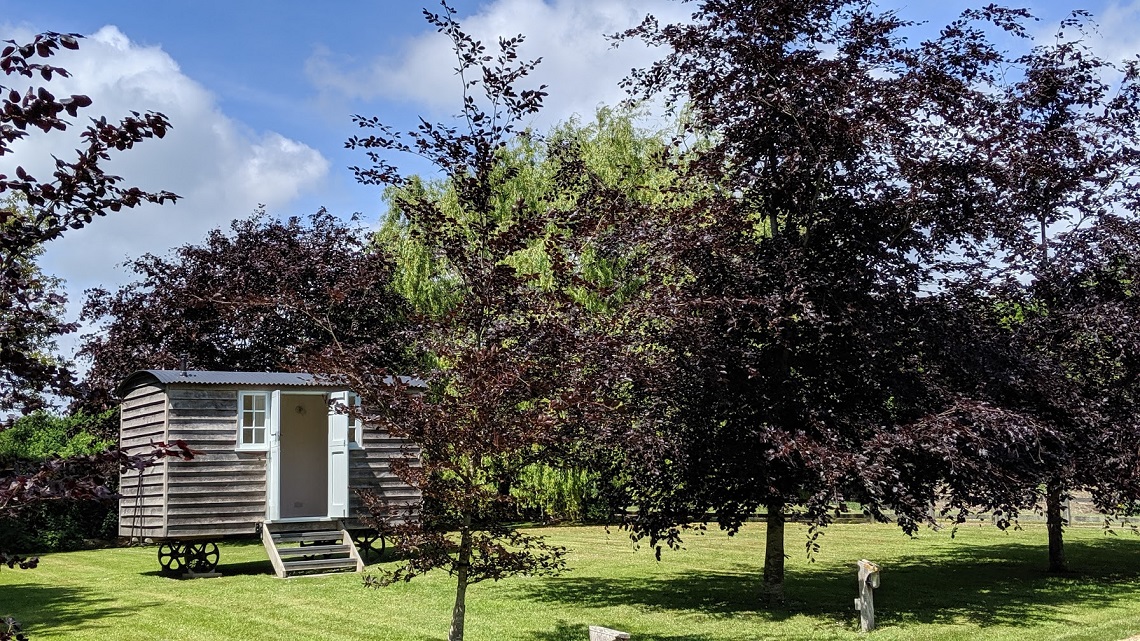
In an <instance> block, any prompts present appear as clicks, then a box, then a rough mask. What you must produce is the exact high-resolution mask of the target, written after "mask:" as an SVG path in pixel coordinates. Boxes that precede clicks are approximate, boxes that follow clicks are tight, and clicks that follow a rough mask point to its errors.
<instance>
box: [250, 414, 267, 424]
mask: <svg viewBox="0 0 1140 641" xmlns="http://www.w3.org/2000/svg"><path fill="white" fill-rule="evenodd" d="M250 417H251V418H252V419H253V423H251V425H253V426H254V427H265V412H253V413H252V414H250Z"/></svg>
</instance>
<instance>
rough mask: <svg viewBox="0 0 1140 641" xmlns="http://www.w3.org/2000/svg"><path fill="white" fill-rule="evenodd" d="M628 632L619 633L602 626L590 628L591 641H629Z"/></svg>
mask: <svg viewBox="0 0 1140 641" xmlns="http://www.w3.org/2000/svg"><path fill="white" fill-rule="evenodd" d="M628 640H629V633H628V632H618V631H617V630H611V629H609V628H603V627H602V626H600V625H592V626H590V641H628Z"/></svg>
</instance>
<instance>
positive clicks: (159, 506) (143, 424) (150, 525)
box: [119, 385, 166, 537]
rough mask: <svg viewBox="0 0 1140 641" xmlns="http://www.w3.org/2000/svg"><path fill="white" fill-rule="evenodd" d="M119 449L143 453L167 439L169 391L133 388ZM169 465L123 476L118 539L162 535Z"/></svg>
mask: <svg viewBox="0 0 1140 641" xmlns="http://www.w3.org/2000/svg"><path fill="white" fill-rule="evenodd" d="M119 420H120V424H119V446H120V447H122V448H125V449H128V450H131V449H138V450H141V449H142V448H144V447H145V446H147V445H150V444H151V443H155V442H160V441H165V440H166V392H165V391H164V390H163V389H162V388H161V387H159V386H157V385H142V386H139V387H136V388H135V389H132V390H131V391H130V392H129V393H127V395H126V397H125V398H124V399H123V407H122V412H121V413H120V419H119ZM165 482H166V462H165V461H164V460H159V461H158V462H157V463H156V465H155V466H154V467H150V468H147V469H145V470H142V471H141V472H133V471H132V472H126V473H124V474H122V475H120V478H119V487H120V493H121V494H122V495H123V498H122V499H121V500H120V501H119V536H139V537H152V536H162V530H163V524H164V518H165V509H166V501H165V495H164V490H165Z"/></svg>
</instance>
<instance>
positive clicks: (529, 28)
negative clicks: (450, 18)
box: [306, 0, 691, 126]
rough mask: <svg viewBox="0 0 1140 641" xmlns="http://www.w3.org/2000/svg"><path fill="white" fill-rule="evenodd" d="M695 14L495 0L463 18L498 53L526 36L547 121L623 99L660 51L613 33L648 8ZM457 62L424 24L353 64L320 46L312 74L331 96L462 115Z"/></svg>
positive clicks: (580, 1)
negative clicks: (628, 81) (504, 43)
mask: <svg viewBox="0 0 1140 641" xmlns="http://www.w3.org/2000/svg"><path fill="white" fill-rule="evenodd" d="M690 11H691V9H690V8H689V7H687V6H684V5H681V4H680V3H676V2H665V1H664V0H621V1H613V0H554V1H553V2H543V1H542V0H495V1H494V2H492V3H490V4H488V5H487V6H485V7H483V8H481V9H480V10H479V11H478V12H477V13H475V14H474V15H470V16H460V17H459V20H460V22H461V23H462V25H463V28H464V30H465V31H467V32H468V33H470V34H471V35H472V36H473V37H475V38H476V39H478V40H481V41H482V42H483V43H484V44H485V45H487V46H488V51H489V52H491V53H495V52H496V51H497V49H496V48H495V43H496V41H497V39H498V37H500V36H505V37H511V36H514V35H517V34H523V35H524V36H526V41H525V43H524V44H523V46H522V48H521V56H522V57H523V58H525V59H531V58H537V57H542V64H540V65H539V67H538V69H537V70H536V71H535V72H534V73H533V74H532V75H531V76H530V78H529V79H528V81H527V82H524V83H522V84H521V85H520V86H521V87H522V88H529V87H534V86H537V85H539V84H546V85H548V86H549V87H548V89H547V92H548V93H549V96H548V97H547V98H546V100H545V105H546V107H545V109H544V110H543V112H542V115H541V116H540V117H539V119H538V120H537V121H536V123H535V124H536V125H538V126H546V125H549V124H552V123H554V122H557V121H560V120H565V119H567V118H569V117H570V116H571V115H574V114H578V115H582V116H585V117H590V116H592V115H593V113H594V110H595V109H596V108H597V107H598V106H599V105H601V104H609V105H613V104H616V103H618V102H619V101H621V100H623V99H624V98H625V97H626V96H625V92H624V91H623V90H622V89H621V88H620V87H618V82H619V81H620V80H621V79H622V78H624V77H625V76H626V75H627V74H628V73H629V71H630V69H632V68H635V67H643V66H646V65H648V64H650V63H652V62H653V61H654V60H656V59H657V58H658V57H659V55H660V52H658V51H654V50H651V49H649V48H647V47H645V46H644V45H642V44H640V43H637V42H629V43H626V44H625V45H623V46H621V47H618V48H616V49H615V48H613V47H612V46H611V43H610V42H609V41H607V40H606V39H605V36H606V35H608V34H613V33H616V32H618V31H622V30H624V29H627V28H629V27H632V26H634V25H637V24H638V23H640V22H641V20H642V19H643V18H644V17H645V16H646V14H649V13H652V14H654V15H656V16H657V17H658V18H659V19H660V20H661V22H662V23H668V22H677V21H682V20H685V19H687V17H688V13H689V12H690ZM455 66H456V59H455V54H454V53H453V52H452V51H451V48H450V43H449V42H448V41H447V38H446V36H443V35H442V34H439V33H436V32H435V30H434V29H430V30H429V29H428V27H427V26H426V25H425V31H424V33H422V34H421V35H419V36H417V37H415V38H412V39H410V40H408V41H407V42H406V44H405V46H404V47H403V49H402V51H400V52H399V53H398V54H397V55H394V56H384V57H380V58H377V59H375V60H372V61H369V62H368V63H367V64H366V65H364V66H358V67H356V68H353V67H352V65H351V61H350V60H345V59H340V58H338V57H337V54H335V53H334V52H330V51H328V50H327V49H321V50H318V51H317V52H316V53H315V54H314V55H313V56H312V57H311V58H310V59H309V61H308V64H307V69H306V71H307V72H308V75H309V78H310V80H311V81H312V82H313V83H314V84H315V85H316V86H317V87H318V88H319V89H320V90H321V91H322V93H323V97H324V99H326V100H336V99H348V100H370V99H375V98H384V99H389V100H403V101H409V102H413V103H416V104H417V105H418V106H420V107H424V108H427V109H428V110H429V111H430V112H431V114H432V115H434V116H437V117H438V116H441V115H451V114H454V113H456V112H457V111H458V109H459V105H460V104H461V103H460V96H461V87H460V83H459V80H458V79H457V78H456V77H455V72H454V68H455Z"/></svg>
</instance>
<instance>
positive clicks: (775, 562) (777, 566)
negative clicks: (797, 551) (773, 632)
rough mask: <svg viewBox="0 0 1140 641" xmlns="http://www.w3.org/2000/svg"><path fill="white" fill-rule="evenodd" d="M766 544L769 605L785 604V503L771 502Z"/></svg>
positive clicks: (765, 582) (766, 578) (765, 563)
mask: <svg viewBox="0 0 1140 641" xmlns="http://www.w3.org/2000/svg"><path fill="white" fill-rule="evenodd" d="M767 507H768V527H767V532H766V536H765V542H764V592H765V595H766V596H767V598H768V603H769V605H776V604H780V603H783V602H784V501H783V500H781V499H776V500H773V501H770V502H769V503H768V505H767Z"/></svg>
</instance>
